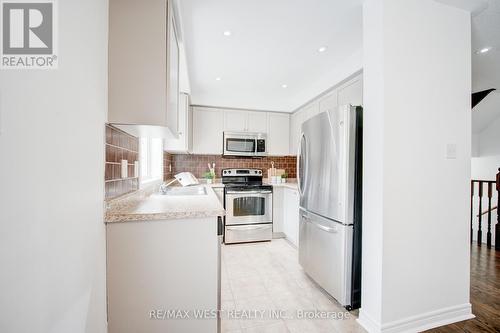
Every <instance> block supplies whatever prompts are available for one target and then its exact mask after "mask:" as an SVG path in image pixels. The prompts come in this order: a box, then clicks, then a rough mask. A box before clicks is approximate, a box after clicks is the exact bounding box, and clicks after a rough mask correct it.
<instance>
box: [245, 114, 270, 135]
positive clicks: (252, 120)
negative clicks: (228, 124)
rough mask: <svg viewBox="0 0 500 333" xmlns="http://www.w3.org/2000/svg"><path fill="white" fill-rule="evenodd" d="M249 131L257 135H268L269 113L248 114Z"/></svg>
mask: <svg viewBox="0 0 500 333" xmlns="http://www.w3.org/2000/svg"><path fill="white" fill-rule="evenodd" d="M247 114H248V118H247V131H248V132H255V133H267V131H268V127H267V115H268V114H267V112H252V111H249V112H247Z"/></svg>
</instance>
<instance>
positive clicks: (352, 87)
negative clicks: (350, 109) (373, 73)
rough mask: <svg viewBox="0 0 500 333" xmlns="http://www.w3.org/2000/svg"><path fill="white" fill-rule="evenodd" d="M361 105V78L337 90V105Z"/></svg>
mask: <svg viewBox="0 0 500 333" xmlns="http://www.w3.org/2000/svg"><path fill="white" fill-rule="evenodd" d="M346 104H352V105H363V80H362V78H361V77H358V78H356V79H354V81H352V82H349V83H347V84H346V85H345V86H343V87H341V88H339V92H338V105H346Z"/></svg>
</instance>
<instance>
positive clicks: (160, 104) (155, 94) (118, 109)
mask: <svg viewBox="0 0 500 333" xmlns="http://www.w3.org/2000/svg"><path fill="white" fill-rule="evenodd" d="M166 17H168V14H167V2H166V0H147V1H146V0H144V1H133V0H110V1H109V38H108V39H109V43H108V50H109V54H108V81H109V82H108V88H109V89H108V122H110V123H119V124H133V125H155V126H166V125H167V119H166V118H167V112H166V110H167V107H168V102H167V91H168V90H167V81H168V80H167V66H168V65H167V44H168V39H167V34H166V31H167V29H168V24H167V23H168V20H167V19H166ZM145 36H147V38H145ZM145 55H148V56H147V60H145Z"/></svg>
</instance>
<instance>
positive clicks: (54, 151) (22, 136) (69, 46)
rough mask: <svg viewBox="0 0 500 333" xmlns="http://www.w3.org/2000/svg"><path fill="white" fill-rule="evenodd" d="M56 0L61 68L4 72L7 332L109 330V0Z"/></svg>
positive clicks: (0, 253)
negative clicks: (105, 214) (106, 123)
mask: <svg viewBox="0 0 500 333" xmlns="http://www.w3.org/2000/svg"><path fill="white" fill-rule="evenodd" d="M57 2H58V9H59V13H58V17H59V69H57V70H51V71H40V70H38V71H36V70H26V71H17V70H11V71H2V72H1V74H0V92H1V98H2V100H1V106H0V107H1V108H0V112H1V117H0V118H1V125H0V127H1V129H2V133H1V135H0V156H1V157H0V158H1V162H2V163H0V184H1V185H0V262H1V266H2V267H1V274H0V290H1V296H0V313H1V315H0V331H1V332H16V333H23V332H26V333H28V332H29V333H32V332H40V333H44V332H54V333H58V332H61V333H68V332H72V333H83V332H88V333H103V332H106V298H105V228H104V224H103V199H104V193H103V192H104V121H105V118H106V96H107V82H106V81H107V27H108V25H107V21H108V18H107V1H100V0H85V1H81V0H64V1H57Z"/></svg>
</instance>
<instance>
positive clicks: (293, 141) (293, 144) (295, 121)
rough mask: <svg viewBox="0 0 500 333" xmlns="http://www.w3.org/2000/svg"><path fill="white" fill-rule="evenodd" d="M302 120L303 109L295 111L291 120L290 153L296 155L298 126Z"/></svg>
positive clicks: (298, 134)
mask: <svg viewBox="0 0 500 333" xmlns="http://www.w3.org/2000/svg"><path fill="white" fill-rule="evenodd" d="M303 122H304V110H300V111H297V112H295V113H294V114H293V115H292V120H291V126H290V128H291V133H290V155H297V149H298V146H299V145H298V144H299V139H300V138H299V137H300V126H302V123H303Z"/></svg>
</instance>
